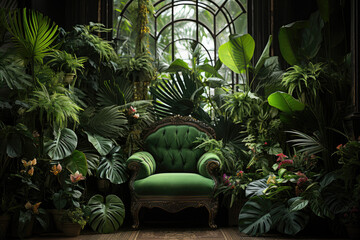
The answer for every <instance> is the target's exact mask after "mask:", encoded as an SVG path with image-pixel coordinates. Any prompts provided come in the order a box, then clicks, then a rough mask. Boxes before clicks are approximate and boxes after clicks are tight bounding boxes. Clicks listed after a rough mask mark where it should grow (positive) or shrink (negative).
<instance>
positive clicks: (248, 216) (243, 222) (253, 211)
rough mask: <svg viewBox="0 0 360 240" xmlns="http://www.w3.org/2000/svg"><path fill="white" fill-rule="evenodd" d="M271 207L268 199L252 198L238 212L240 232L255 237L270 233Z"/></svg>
mask: <svg viewBox="0 0 360 240" xmlns="http://www.w3.org/2000/svg"><path fill="white" fill-rule="evenodd" d="M271 206H272V204H271V201H270V200H269V199H264V198H261V197H254V198H251V199H250V200H248V201H247V202H246V203H245V205H244V206H243V208H242V209H241V211H240V215H239V230H240V232H243V233H246V234H249V235H251V236H255V235H261V234H264V233H267V232H268V231H270V228H271V225H272V219H271V215H270V209H271Z"/></svg>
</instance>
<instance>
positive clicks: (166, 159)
mask: <svg viewBox="0 0 360 240" xmlns="http://www.w3.org/2000/svg"><path fill="white" fill-rule="evenodd" d="M203 135H205V133H204V132H201V131H199V130H198V129H196V128H195V127H192V126H186V125H168V126H164V127H162V128H160V129H158V130H157V131H156V132H154V133H152V134H151V135H149V136H148V137H147V138H146V140H145V148H146V149H147V150H148V151H149V152H150V153H151V155H153V156H154V159H155V160H156V172H193V173H195V172H198V171H197V161H198V159H199V158H200V156H201V155H202V154H203V153H204V151H203V150H202V149H195V147H196V145H195V144H194V141H195V140H196V138H197V137H200V136H203Z"/></svg>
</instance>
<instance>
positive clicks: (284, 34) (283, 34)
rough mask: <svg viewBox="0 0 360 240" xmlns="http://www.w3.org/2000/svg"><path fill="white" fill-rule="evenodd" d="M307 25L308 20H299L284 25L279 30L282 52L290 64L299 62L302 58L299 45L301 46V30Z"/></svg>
mask: <svg viewBox="0 0 360 240" xmlns="http://www.w3.org/2000/svg"><path fill="white" fill-rule="evenodd" d="M306 25H307V22H306V21H298V22H293V23H290V24H288V25H285V26H282V27H281V28H280V30H279V46H280V52H281V55H282V56H283V58H284V59H285V61H286V62H287V63H289V64H290V65H295V64H299V62H300V60H301V56H299V53H298V46H300V39H301V30H302V29H303V28H304V27H305V26H306Z"/></svg>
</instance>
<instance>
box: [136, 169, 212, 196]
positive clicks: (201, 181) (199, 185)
mask: <svg viewBox="0 0 360 240" xmlns="http://www.w3.org/2000/svg"><path fill="white" fill-rule="evenodd" d="M214 185H215V183H214V181H213V180H212V179H209V178H206V177H203V176H201V175H199V174H196V173H159V174H154V175H151V176H149V177H147V178H144V179H141V180H137V181H135V182H134V190H135V192H136V193H137V194H139V195H142V196H143V195H153V196H154V195H155V196H212V194H213V191H214Z"/></svg>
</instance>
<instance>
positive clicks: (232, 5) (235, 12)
mask: <svg viewBox="0 0 360 240" xmlns="http://www.w3.org/2000/svg"><path fill="white" fill-rule="evenodd" d="M225 8H226V9H227V10H228V11H229V13H230V15H231V18H232V19H235V18H236V17H237V16H239V15H240V14H241V13H242V12H243V10H242V9H241V8H240V6H239V4H238V3H237V2H236V1H227V2H226V4H225Z"/></svg>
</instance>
